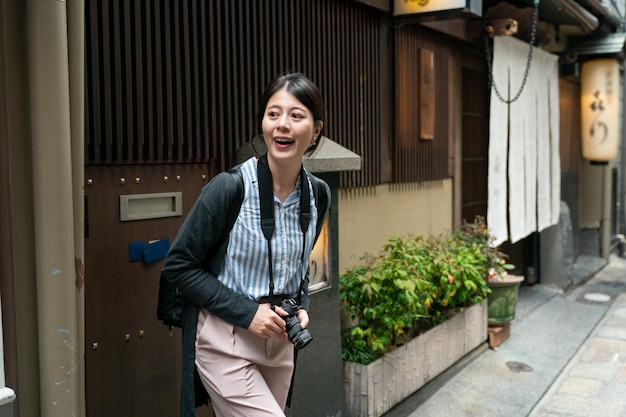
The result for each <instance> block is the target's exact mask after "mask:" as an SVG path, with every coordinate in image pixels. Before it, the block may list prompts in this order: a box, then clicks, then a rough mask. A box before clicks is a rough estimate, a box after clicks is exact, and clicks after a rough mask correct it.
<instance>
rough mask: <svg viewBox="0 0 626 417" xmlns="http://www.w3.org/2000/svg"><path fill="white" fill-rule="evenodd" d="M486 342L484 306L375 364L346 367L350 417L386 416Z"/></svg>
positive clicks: (485, 306) (431, 331) (465, 312)
mask: <svg viewBox="0 0 626 417" xmlns="http://www.w3.org/2000/svg"><path fill="white" fill-rule="evenodd" d="M486 340H487V303H485V302H483V304H481V305H474V306H472V307H468V308H466V309H464V310H463V311H461V312H460V313H458V314H457V315H455V316H454V317H452V318H450V319H449V320H447V321H445V322H444V323H442V324H440V325H439V326H437V327H435V328H433V329H431V330H429V331H427V332H426V333H424V334H421V335H420V336H419V337H417V338H415V339H413V340H412V341H410V342H409V343H407V344H406V345H403V346H400V347H399V348H397V349H396V350H394V351H393V352H391V353H389V354H388V355H387V356H385V357H383V358H380V359H378V360H376V361H375V362H372V363H371V364H369V365H360V364H356V363H352V362H344V363H343V369H344V385H345V396H346V404H347V409H348V415H349V416H351V417H377V416H381V415H382V414H384V413H385V412H387V411H389V410H390V409H391V408H392V407H394V406H395V405H397V404H398V403H400V402H401V401H402V400H403V399H405V398H407V397H408V396H410V395H411V394H413V393H414V392H415V391H417V390H418V389H420V388H421V387H422V386H424V385H425V384H426V383H427V382H429V381H430V380H432V379H433V378H435V377H436V376H437V375H439V374H440V373H442V372H443V371H445V370H446V369H447V368H449V367H450V366H452V365H453V364H454V363H456V362H457V361H458V360H459V359H461V358H462V357H463V356H465V355H466V354H467V353H469V352H471V351H472V350H473V349H475V348H476V347H478V346H479V345H480V344H481V343H484V342H485V341H486Z"/></svg>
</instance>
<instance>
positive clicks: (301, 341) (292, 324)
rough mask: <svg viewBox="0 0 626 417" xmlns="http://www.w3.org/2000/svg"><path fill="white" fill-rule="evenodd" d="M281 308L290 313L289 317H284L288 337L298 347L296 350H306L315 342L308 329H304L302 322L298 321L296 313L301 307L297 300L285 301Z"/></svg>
mask: <svg viewBox="0 0 626 417" xmlns="http://www.w3.org/2000/svg"><path fill="white" fill-rule="evenodd" d="M280 307H281V308H282V309H283V310H285V311H286V312H287V313H289V315H288V316H284V317H283V320H285V323H287V336H289V340H290V341H291V343H293V344H294V345H295V346H296V348H298V349H302V348H304V347H305V346H306V345H308V344H309V343H310V342H311V340H313V337H312V336H311V333H309V331H308V330H307V329H303V328H302V327H301V326H300V320H298V317H297V316H296V311H298V310H300V305H298V302H297V301H296V300H294V299H293V298H290V299H288V300H283V302H282V303H281V304H280Z"/></svg>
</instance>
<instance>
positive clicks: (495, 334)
mask: <svg viewBox="0 0 626 417" xmlns="http://www.w3.org/2000/svg"><path fill="white" fill-rule="evenodd" d="M463 230H465V231H466V232H467V233H468V236H471V238H472V239H473V240H474V241H476V242H477V243H478V244H479V246H480V247H481V250H482V252H483V254H484V255H485V266H486V267H487V271H488V272H487V274H486V276H485V279H486V282H487V285H488V286H489V289H490V293H489V295H488V297H487V304H488V324H489V326H490V329H489V344H490V346H491V347H492V348H493V347H496V346H498V345H499V344H500V343H502V342H503V341H504V340H506V339H507V338H508V337H509V335H510V323H511V321H513V319H515V310H516V307H517V295H518V290H519V286H520V284H521V282H522V281H523V280H524V277H523V276H520V275H513V274H511V273H509V271H511V270H513V269H514V268H515V266H514V265H512V264H510V263H508V262H507V261H506V258H507V255H506V254H504V253H503V252H501V251H500V249H499V248H498V247H497V246H496V245H494V244H493V236H492V235H491V234H490V232H489V229H488V228H487V225H486V223H485V220H484V218H483V217H481V216H477V217H476V219H475V220H474V223H464V224H463Z"/></svg>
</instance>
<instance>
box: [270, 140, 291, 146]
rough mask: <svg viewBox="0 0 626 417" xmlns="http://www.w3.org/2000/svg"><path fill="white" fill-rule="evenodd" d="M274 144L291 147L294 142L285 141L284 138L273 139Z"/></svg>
mask: <svg viewBox="0 0 626 417" xmlns="http://www.w3.org/2000/svg"><path fill="white" fill-rule="evenodd" d="M274 142H276V143H277V144H279V145H283V146H285V145H291V144H292V143H294V141H293V140H292V139H285V138H274Z"/></svg>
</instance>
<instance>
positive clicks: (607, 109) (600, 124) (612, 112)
mask: <svg viewBox="0 0 626 417" xmlns="http://www.w3.org/2000/svg"><path fill="white" fill-rule="evenodd" d="M580 90H581V91H580V104H581V129H582V131H581V136H582V153H583V158H585V159H588V160H590V161H592V162H596V163H606V162H607V161H610V160H612V159H614V158H615V157H616V156H617V151H618V142H619V138H618V135H619V120H620V119H619V114H620V113H619V112H620V79H619V63H618V62H617V61H616V60H614V59H611V58H603V59H594V60H591V61H587V62H585V63H584V64H583V65H582V69H581V74H580Z"/></svg>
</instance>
